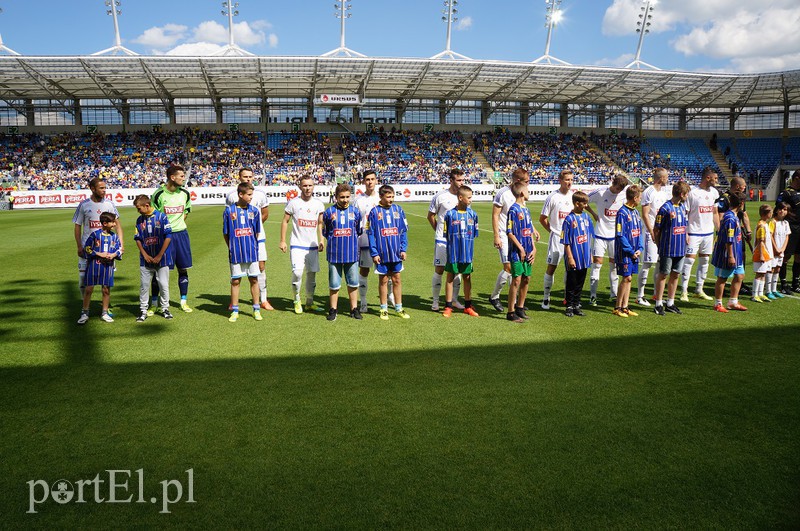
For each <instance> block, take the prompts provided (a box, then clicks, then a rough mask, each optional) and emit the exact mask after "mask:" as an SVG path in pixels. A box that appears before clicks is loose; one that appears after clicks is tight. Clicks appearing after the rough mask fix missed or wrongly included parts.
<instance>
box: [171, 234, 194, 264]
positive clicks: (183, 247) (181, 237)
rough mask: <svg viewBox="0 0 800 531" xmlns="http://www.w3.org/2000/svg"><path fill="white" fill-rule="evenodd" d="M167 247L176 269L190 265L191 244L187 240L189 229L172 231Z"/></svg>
mask: <svg viewBox="0 0 800 531" xmlns="http://www.w3.org/2000/svg"><path fill="white" fill-rule="evenodd" d="M168 249H169V250H170V251H171V252H172V257H173V258H174V262H175V267H177V268H178V269H189V268H190V267H192V246H191V243H190V242H189V231H186V230H182V231H180V232H173V233H172V241H171V242H170V243H169V247H168ZM170 269H172V268H170Z"/></svg>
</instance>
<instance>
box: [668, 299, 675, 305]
mask: <svg viewBox="0 0 800 531" xmlns="http://www.w3.org/2000/svg"><path fill="white" fill-rule="evenodd" d="M667 306H675V299H667Z"/></svg>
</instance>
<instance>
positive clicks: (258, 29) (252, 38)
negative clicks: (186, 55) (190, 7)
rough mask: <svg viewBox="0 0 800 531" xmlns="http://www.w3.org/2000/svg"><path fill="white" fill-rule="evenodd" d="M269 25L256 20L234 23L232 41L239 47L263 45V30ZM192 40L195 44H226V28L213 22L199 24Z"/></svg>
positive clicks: (264, 34)
mask: <svg viewBox="0 0 800 531" xmlns="http://www.w3.org/2000/svg"><path fill="white" fill-rule="evenodd" d="M270 27H271V25H270V24H269V22H267V21H265V20H257V21H255V22H253V23H252V24H250V23H249V22H247V21H242V22H234V24H233V39H234V41H236V44H238V45H240V46H243V47H244V46H253V45H258V44H264V43H265V42H266V40H267V35H266V32H265V31H264V30H265V29H269V28H270ZM193 35H194V37H193V40H195V41H197V42H217V43H220V44H227V42H228V28H227V26H223V25H222V24H220V23H219V22H217V21H215V20H207V21H205V22H201V23H200V24H199V25H198V26H197V27H196V28H195V29H194V31H193Z"/></svg>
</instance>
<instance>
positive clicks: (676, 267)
mask: <svg viewBox="0 0 800 531" xmlns="http://www.w3.org/2000/svg"><path fill="white" fill-rule="evenodd" d="M689 190H691V188H690V187H689V184H688V183H686V182H685V181H678V182H677V183H675V184H674V185H672V200H670V201H667V202H666V203H664V204H663V205H661V208H659V209H658V213H657V214H656V219H655V221H654V222H653V235H654V236H655V241H656V244H657V245H658V276H657V277H656V293H655V297H656V306H655V308H653V311H654V312H655V313H656V315H665V314H666V312H670V313H676V314H681V313H683V312H681V311H680V309H678V307H677V306H675V292H676V291H677V289H678V280H680V276H681V272H682V271H683V257H684V255H685V254H686V244H687V243H688V241H689V234H688V232H687V230H686V226H687V224H688V223H689V217H688V213H687V212H686V205H685V202H686V198H687V197H689ZM667 275H669V285H668V286H667V306H666V308H665V307H664V301H663V297H664V285H665V284H667Z"/></svg>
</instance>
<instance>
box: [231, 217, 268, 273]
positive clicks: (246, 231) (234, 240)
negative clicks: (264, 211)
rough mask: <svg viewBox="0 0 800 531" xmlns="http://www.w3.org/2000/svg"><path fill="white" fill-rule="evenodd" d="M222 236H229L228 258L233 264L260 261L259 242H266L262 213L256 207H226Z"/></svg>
mask: <svg viewBox="0 0 800 531" xmlns="http://www.w3.org/2000/svg"><path fill="white" fill-rule="evenodd" d="M222 234H225V235H227V236H228V258H229V260H230V262H231V263H232V264H245V263H248V262H257V261H258V242H262V241H264V231H263V227H262V225H261V212H259V211H258V209H257V208H256V207H254V206H253V205H247V208H241V207H239V206H237V205H231V206H229V207H225V212H224V213H223V214H222Z"/></svg>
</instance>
